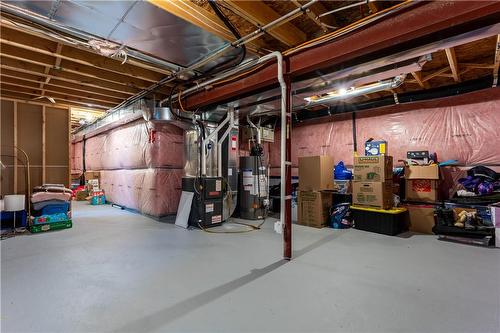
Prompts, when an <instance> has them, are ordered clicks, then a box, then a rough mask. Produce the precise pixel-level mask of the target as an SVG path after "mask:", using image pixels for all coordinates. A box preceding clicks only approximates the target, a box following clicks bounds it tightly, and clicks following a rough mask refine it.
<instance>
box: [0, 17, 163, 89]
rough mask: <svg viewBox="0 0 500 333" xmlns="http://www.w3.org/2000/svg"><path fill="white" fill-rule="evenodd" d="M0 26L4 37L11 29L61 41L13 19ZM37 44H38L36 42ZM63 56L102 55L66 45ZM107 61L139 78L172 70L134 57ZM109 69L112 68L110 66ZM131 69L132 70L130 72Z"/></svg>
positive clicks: (0, 21)
mask: <svg viewBox="0 0 500 333" xmlns="http://www.w3.org/2000/svg"><path fill="white" fill-rule="evenodd" d="M0 26H1V28H2V37H3V38H6V35H5V33H4V31H5V30H4V29H9V30H15V31H16V33H15V34H14V37H18V35H17V33H18V32H20V33H22V34H24V35H30V36H33V37H35V38H39V39H43V40H46V41H52V42H59V41H60V40H59V39H56V38H54V37H51V36H49V35H47V34H43V33H40V32H37V31H33V30H28V29H26V28H25V27H23V26H19V25H14V24H13V23H12V21H10V20H7V19H5V18H3V17H2V18H0ZM19 37H22V38H28V37H25V36H19ZM14 40H18V39H17V38H16V39H14ZM35 45H37V44H35ZM47 50H48V51H50V50H52V51H53V50H54V49H53V48H48V49H47ZM72 51H75V52H76V55H75V56H73V52H72ZM61 56H62V57H64V56H67V57H68V59H74V60H81V61H90V62H92V61H93V60H96V59H97V60H99V59H100V57H101V55H100V54H98V53H96V52H93V51H90V50H88V49H87V48H85V47H80V46H68V45H66V50H65V52H63V54H62V55H61ZM104 60H105V62H106V63H110V64H114V65H116V64H118V65H120V67H123V68H124V69H123V73H124V74H127V75H132V76H136V77H139V78H143V79H145V80H154V79H153V77H149V75H150V74H151V73H152V74H153V75H154V74H156V73H157V74H160V75H170V74H171V73H172V72H171V71H169V70H167V69H164V68H159V67H157V66H154V65H150V64H147V63H144V62H141V61H138V60H136V59H133V58H130V57H129V58H128V59H127V63H126V64H124V65H123V66H122V65H121V60H115V59H111V58H107V57H105V58H104ZM114 65H111V66H114ZM96 66H97V67H103V66H101V65H100V64H96ZM108 70H112V69H111V68H109V69H108ZM129 70H130V72H129ZM137 70H139V72H138V73H137V72H136V71H137ZM141 75H144V77H141Z"/></svg>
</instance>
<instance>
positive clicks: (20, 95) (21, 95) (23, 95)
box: [0, 87, 109, 110]
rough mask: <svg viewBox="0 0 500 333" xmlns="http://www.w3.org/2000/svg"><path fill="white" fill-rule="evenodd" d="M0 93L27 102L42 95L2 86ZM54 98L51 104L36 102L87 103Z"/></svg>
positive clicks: (96, 105) (68, 104)
mask: <svg viewBox="0 0 500 333" xmlns="http://www.w3.org/2000/svg"><path fill="white" fill-rule="evenodd" d="M0 93H1V94H2V97H6V98H14V99H17V100H21V101H26V102H28V103H29V102H34V101H33V99H34V98H36V97H43V96H42V95H40V94H38V93H33V92H22V91H18V90H16V89H14V90H12V89H4V88H3V87H2V88H1V89H0ZM54 99H55V101H56V104H52V103H50V102H49V101H47V102H46V103H43V102H39V103H36V104H45V105H53V106H55V107H57V106H58V105H67V106H80V107H81V106H88V103H86V102H80V101H73V100H67V99H61V98H56V97H54ZM33 104H35V103H33ZM92 107H93V108H96V109H103V110H107V109H109V107H106V106H102V105H98V104H93V105H92Z"/></svg>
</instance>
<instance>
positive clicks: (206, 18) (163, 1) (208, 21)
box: [148, 0, 264, 53]
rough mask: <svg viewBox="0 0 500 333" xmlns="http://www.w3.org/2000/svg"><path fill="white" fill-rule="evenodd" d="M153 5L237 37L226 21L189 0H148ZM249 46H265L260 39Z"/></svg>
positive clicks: (227, 36)
mask: <svg viewBox="0 0 500 333" xmlns="http://www.w3.org/2000/svg"><path fill="white" fill-rule="evenodd" d="M148 1H149V2H150V3H152V4H153V5H155V6H157V7H159V8H161V9H163V10H165V11H167V12H169V13H171V14H173V15H175V16H177V17H180V18H182V19H184V20H186V21H188V22H189V23H191V24H194V25H196V26H198V27H200V28H202V29H204V30H206V31H208V32H211V33H213V34H215V35H217V36H219V37H220V38H222V39H225V40H227V41H234V40H235V37H234V36H233V34H232V33H231V31H229V29H228V28H227V27H226V26H225V25H224V23H223V22H222V21H221V20H220V19H219V18H218V17H217V16H216V15H215V14H212V13H211V12H209V11H207V10H205V9H204V8H202V7H200V6H198V5H196V4H195V3H193V2H191V1H187V0H174V1H172V0H148ZM247 47H248V48H249V49H250V50H252V51H255V52H257V53H260V52H259V50H260V49H261V48H263V47H264V44H263V43H260V42H259V41H252V42H250V43H248V44H247Z"/></svg>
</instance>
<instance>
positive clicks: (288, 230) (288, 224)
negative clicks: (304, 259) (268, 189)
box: [281, 59, 292, 260]
mask: <svg viewBox="0 0 500 333" xmlns="http://www.w3.org/2000/svg"><path fill="white" fill-rule="evenodd" d="M284 63H285V64H284V65H285V73H289V72H290V64H289V61H288V59H286V60H285V61H284ZM285 83H286V127H285V128H282V129H281V130H282V131H286V153H285V175H286V180H285V184H286V195H285V214H284V216H285V221H284V223H283V242H284V249H283V257H284V258H285V259H286V260H290V259H292V154H291V152H292V149H291V147H292V146H291V138H292V83H291V80H290V76H289V75H288V74H287V75H285Z"/></svg>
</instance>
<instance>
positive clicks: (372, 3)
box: [368, 0, 381, 14]
mask: <svg viewBox="0 0 500 333" xmlns="http://www.w3.org/2000/svg"><path fill="white" fill-rule="evenodd" d="M368 8H370V12H371V13H372V14H375V13H376V12H378V11H379V10H380V9H381V5H380V3H379V2H377V1H376V0H369V1H368Z"/></svg>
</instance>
